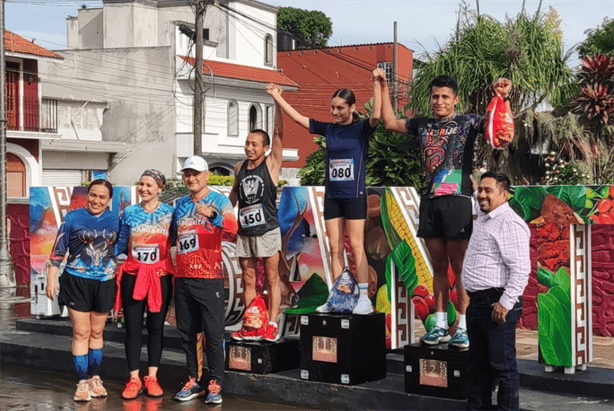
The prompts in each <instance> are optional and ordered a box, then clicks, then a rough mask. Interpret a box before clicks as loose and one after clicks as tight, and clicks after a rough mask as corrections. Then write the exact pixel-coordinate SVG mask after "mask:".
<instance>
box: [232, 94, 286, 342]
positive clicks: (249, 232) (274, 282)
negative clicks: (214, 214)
mask: <svg viewBox="0 0 614 411" xmlns="http://www.w3.org/2000/svg"><path fill="white" fill-rule="evenodd" d="M281 92H282V90H281V88H280V87H279V86H277V85H273V84H269V85H268V86H267V93H269V94H270V95H273V94H275V93H277V94H281ZM282 137H283V114H282V112H281V108H280V107H279V106H277V105H276V108H275V130H274V132H273V142H272V144H271V141H270V138H269V135H268V134H267V133H266V132H265V131H264V130H253V131H252V132H251V133H250V134H249V135H248V136H247V140H246V141H245V155H246V156H247V160H245V161H240V162H238V163H237V165H236V166H235V182H234V185H233V187H232V191H231V192H230V201H231V202H232V205H233V206H235V205H236V204H237V202H238V203H239V214H238V220H239V232H238V236H237V250H236V256H237V257H239V262H240V263H241V269H242V271H243V287H244V293H243V299H244V303H245V307H246V309H247V307H248V306H249V305H250V303H251V302H252V301H253V300H254V298H256V264H257V261H258V258H262V259H263V261H264V269H265V274H266V283H267V288H268V298H269V310H268V318H269V322H268V324H263V325H262V327H249V326H246V323H250V321H244V323H243V327H241V330H239V331H236V332H234V333H233V334H232V338H233V339H236V340H252V341H258V340H260V339H265V340H267V341H277V340H278V339H279V335H280V334H279V327H278V325H277V317H278V314H279V305H280V302H281V289H280V283H279V272H278V265H279V256H280V251H281V232H280V229H279V222H278V221H277V206H276V202H275V201H276V199H277V184H278V182H279V173H280V171H281V162H282ZM269 147H270V148H271V153H270V154H269V155H268V156H267V155H266V152H267V151H268V150H269ZM246 315H250V314H249V313H248V312H247V310H246Z"/></svg>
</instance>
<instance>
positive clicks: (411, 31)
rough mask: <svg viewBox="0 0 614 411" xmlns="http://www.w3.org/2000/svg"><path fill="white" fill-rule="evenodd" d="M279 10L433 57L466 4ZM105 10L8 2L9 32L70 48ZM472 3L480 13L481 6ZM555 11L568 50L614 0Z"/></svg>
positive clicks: (575, 2)
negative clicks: (69, 22)
mask: <svg viewBox="0 0 614 411" xmlns="http://www.w3.org/2000/svg"><path fill="white" fill-rule="evenodd" d="M260 1H262V2H265V3H269V4H274V5H277V6H289V7H297V8H305V9H309V10H320V11H322V12H324V13H325V14H326V15H327V16H328V17H330V18H331V19H332V22H333V35H332V37H331V39H330V41H329V45H331V46H336V45H340V44H343V45H348V44H361V43H379V42H388V41H392V39H393V24H394V21H397V22H398V40H399V42H400V43H402V44H404V45H405V46H407V47H409V48H410V49H412V50H414V51H415V52H416V55H417V56H419V55H420V53H421V52H422V51H423V46H424V47H425V48H426V49H427V50H429V51H431V50H433V49H434V48H436V46H437V44H444V43H445V42H446V41H447V39H448V38H449V36H450V35H451V34H452V32H453V29H454V27H455V24H456V18H457V17H456V16H457V12H458V9H459V4H460V1H456V0H326V1H306V0H275V1H269V0H260ZM83 3H86V4H87V5H88V7H99V6H100V5H101V2H100V1H91V0H85V1H83V0H81V1H76V0H65V1H62V0H55V1H54V0H47V1H42V0H7V2H6V26H7V28H8V29H9V30H11V31H14V32H16V33H18V34H20V35H23V36H25V37H27V38H29V39H31V38H35V39H36V40H37V41H38V42H39V44H41V45H43V46H44V47H46V48H49V49H52V50H53V49H61V48H63V46H64V45H65V44H66V16H68V15H76V14H77V10H78V8H79V7H80V6H81V4H83ZM467 3H468V4H469V6H470V7H471V8H473V9H475V4H476V3H475V0H468V1H467ZM538 4H539V1H535V0H526V9H527V11H528V12H529V13H531V14H532V13H535V11H536V10H537V7H538ZM550 6H552V7H554V8H555V9H556V10H557V11H558V12H559V14H560V17H561V20H562V24H561V27H562V29H563V31H564V42H565V47H566V48H570V47H572V46H573V45H575V44H577V43H579V42H581V41H582V40H583V39H584V38H585V35H584V31H585V30H587V29H590V28H594V27H596V26H598V25H599V24H601V23H602V22H603V19H604V18H605V17H608V18H612V17H613V16H614V0H601V1H599V0H595V1H593V0H543V2H542V10H547V8H548V7H550ZM521 7H522V0H514V1H502V0H501V1H495V0H481V1H480V13H481V14H488V15H491V16H493V17H494V18H496V19H498V20H500V21H504V20H505V17H506V15H509V16H515V15H517V14H518V13H519V12H520V10H521Z"/></svg>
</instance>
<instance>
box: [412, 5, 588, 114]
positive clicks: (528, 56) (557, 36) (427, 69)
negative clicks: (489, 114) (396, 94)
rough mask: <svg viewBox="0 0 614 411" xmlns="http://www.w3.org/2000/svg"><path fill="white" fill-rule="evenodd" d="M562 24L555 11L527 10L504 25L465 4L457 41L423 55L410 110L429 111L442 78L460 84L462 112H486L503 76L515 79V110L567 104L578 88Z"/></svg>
mask: <svg viewBox="0 0 614 411" xmlns="http://www.w3.org/2000/svg"><path fill="white" fill-rule="evenodd" d="M560 23H561V21H560V19H559V16H558V13H557V12H556V10H555V9H553V8H550V9H549V10H548V12H546V13H540V12H538V13H536V14H535V15H534V16H529V15H528V14H527V13H526V12H525V11H522V12H521V13H520V14H518V15H517V16H516V17H515V18H507V21H506V22H504V23H502V22H499V21H497V20H495V19H493V18H492V17H489V16H486V15H479V14H477V13H476V12H475V11H473V10H471V9H469V7H468V6H467V4H466V3H463V7H462V8H461V10H460V11H459V16H458V23H457V27H456V31H455V32H454V35H453V36H452V38H451V39H450V40H449V41H448V42H447V43H446V44H445V45H443V46H441V47H439V49H438V50H436V51H434V52H432V53H428V52H425V53H424V55H423V56H422V58H421V60H422V61H423V63H424V64H421V65H420V66H419V68H418V71H417V73H416V76H415V78H414V84H413V88H412V100H411V106H412V107H413V108H414V109H415V110H417V112H418V113H420V114H423V115H424V114H428V113H430V101H429V83H430V82H431V80H432V79H433V78H434V77H436V76H438V75H442V74H448V75H450V76H452V77H454V78H455V79H456V80H457V82H458V85H459V97H460V103H459V105H458V107H457V109H458V111H459V112H472V113H485V112H486V107H487V106H488V103H489V101H490V99H491V98H492V96H493V93H492V87H491V86H492V84H493V83H494V82H495V80H496V79H497V78H499V77H507V78H509V79H511V80H512V83H513V88H512V93H511V98H512V107H521V108H528V107H530V108H533V109H535V108H536V107H537V106H539V105H540V104H541V103H542V102H548V103H550V104H551V105H552V106H554V107H559V106H562V105H564V104H565V103H567V102H569V101H570V100H571V97H572V96H573V95H574V94H575V92H576V90H577V87H576V86H575V85H574V76H573V71H572V69H571V68H570V67H569V66H568V61H569V59H570V57H571V53H572V52H573V49H571V50H568V51H567V52H565V51H564V49H563V44H562V37H563V33H562V31H561V28H560Z"/></svg>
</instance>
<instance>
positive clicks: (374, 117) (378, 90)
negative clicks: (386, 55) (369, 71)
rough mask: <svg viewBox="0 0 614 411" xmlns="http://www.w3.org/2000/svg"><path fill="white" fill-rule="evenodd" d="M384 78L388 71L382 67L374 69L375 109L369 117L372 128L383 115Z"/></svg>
mask: <svg viewBox="0 0 614 411" xmlns="http://www.w3.org/2000/svg"><path fill="white" fill-rule="evenodd" d="M382 78H386V73H385V72H384V70H382V69H379V68H378V69H375V70H373V75H372V76H371V81H373V111H372V112H371V117H370V118H369V125H371V128H374V127H375V126H377V123H379V119H380V117H381V116H382V80H381V79H382Z"/></svg>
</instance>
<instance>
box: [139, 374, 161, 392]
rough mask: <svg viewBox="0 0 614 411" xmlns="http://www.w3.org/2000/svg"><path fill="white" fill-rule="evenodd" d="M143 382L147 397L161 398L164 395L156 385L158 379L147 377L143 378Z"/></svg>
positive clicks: (158, 385)
mask: <svg viewBox="0 0 614 411" xmlns="http://www.w3.org/2000/svg"><path fill="white" fill-rule="evenodd" d="M143 380H145V388H146V389H147V395H149V396H150V397H161V396H162V395H164V391H162V388H161V387H160V384H158V379H157V378H156V377H150V376H147V377H145V378H143Z"/></svg>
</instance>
